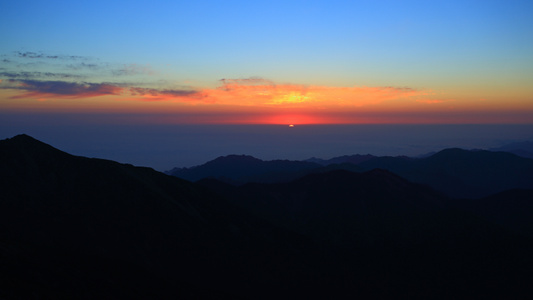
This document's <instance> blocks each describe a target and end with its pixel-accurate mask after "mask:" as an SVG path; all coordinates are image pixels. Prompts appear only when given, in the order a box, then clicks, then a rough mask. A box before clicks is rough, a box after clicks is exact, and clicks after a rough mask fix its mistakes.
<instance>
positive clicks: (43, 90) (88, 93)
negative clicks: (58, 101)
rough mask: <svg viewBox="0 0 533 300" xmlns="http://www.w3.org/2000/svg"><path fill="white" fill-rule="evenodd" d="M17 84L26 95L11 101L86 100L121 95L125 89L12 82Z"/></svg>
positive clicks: (80, 84) (53, 82) (71, 83)
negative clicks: (47, 97)
mask: <svg viewBox="0 0 533 300" xmlns="http://www.w3.org/2000/svg"><path fill="white" fill-rule="evenodd" d="M11 82H17V83H18V85H17V86H16V87H12V86H11V87H10V88H16V89H19V90H25V91H27V92H26V93H23V94H21V95H17V96H13V97H11V99H21V98H35V97H46V96H55V97H61V98H86V97H96V96H105V95H119V94H120V93H121V92H122V90H123V88H122V87H119V86H116V85H112V84H108V83H76V82H66V81H37V80H18V81H15V80H11Z"/></svg>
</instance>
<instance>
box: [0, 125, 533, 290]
mask: <svg viewBox="0 0 533 300" xmlns="http://www.w3.org/2000/svg"><path fill="white" fill-rule="evenodd" d="M449 200H450V199H448V198H447V197H446V196H443V195H442V194H441V193H439V192H435V191H434V190H432V189H431V188H428V187H427V186H421V185H419V184H413V183H411V182H409V181H407V180H405V179H403V178H401V177H398V176H397V175H394V174H392V173H390V172H388V171H384V170H374V171H371V172H367V173H362V174H359V173H352V172H346V171H332V172H325V173H319V174H310V175H307V176H304V177H302V178H300V179H298V180H294V181H290V182H286V183H278V184H259V183H254V184H247V185H243V186H239V187H237V186H233V185H229V184H226V183H223V182H220V181H216V180H213V179H210V180H202V181H200V182H198V183H196V184H193V183H190V182H187V181H184V180H181V179H178V178H175V177H172V176H167V175H164V174H162V173H158V172H155V171H154V170H151V169H148V168H137V167H133V166H131V165H124V164H119V163H116V162H112V161H106V160H101V159H89V158H83V157H76V156H72V155H69V154H67V153H64V152H61V151H59V150H57V149H54V148H53V147H51V146H48V145H46V144H43V143H41V142H39V141H36V140H35V139H33V138H31V137H28V136H24V135H22V136H17V137H15V138H12V139H8V140H3V141H0V276H1V278H0V298H7V299H20V298H24V299H26V298H54V299H57V298H104V299H132V298H141V299H146V298H149V299H150V298H152V299H176V298H197V299H198V298H202V299H203V298H211V299H213V298H216V299H224V298H228V299H235V298H237V299H238V298H245V299H258V298H262V299H272V298H280V297H282V298H310V297H315V298H316V297H320V298H350V299H352V298H357V297H363V298H369V297H372V298H392V297H394V298H399V297H410V298H417V297H419V298H426V299H427V298H432V299H435V298H439V297H440V298H442V299H449V298H457V296H462V297H474V296H476V297H489V296H494V295H497V296H506V297H509V296H510V295H511V296H517V295H524V294H525V295H527V294H528V293H529V292H531V285H530V283H531V276H530V270H531V269H532V267H533V263H532V259H531V255H530V253H531V252H532V251H533V247H532V245H531V238H529V237H527V236H525V235H520V234H515V233H514V232H513V231H512V230H508V227H506V226H503V225H500V224H498V223H497V222H493V221H492V220H491V219H489V218H485V217H484V216H480V215H478V214H476V213H475V212H469V211H468V210H467V209H466V208H465V209H457V208H456V207H458V206H453V205H450V203H452V202H450V201H449ZM511 202H512V201H511ZM452 204H453V203H452ZM523 207H525V206H523Z"/></svg>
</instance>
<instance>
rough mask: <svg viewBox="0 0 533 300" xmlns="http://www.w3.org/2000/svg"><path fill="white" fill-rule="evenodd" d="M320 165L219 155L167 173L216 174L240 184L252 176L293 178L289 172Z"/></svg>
mask: <svg viewBox="0 0 533 300" xmlns="http://www.w3.org/2000/svg"><path fill="white" fill-rule="evenodd" d="M317 167H320V165H318V164H315V163H311V162H302V161H290V160H271V161H263V160H260V159H258V158H255V157H252V156H249V155H228V156H221V157H218V158H216V159H214V160H212V161H209V162H207V163H205V164H203V165H200V166H196V167H192V168H174V169H172V170H170V171H167V172H166V173H167V174H169V175H172V176H176V177H179V178H183V179H186V180H190V181H197V180H200V179H202V178H209V177H211V178H218V179H221V180H224V181H228V182H232V183H236V184H241V183H245V182H250V181H253V180H254V178H255V177H259V176H261V177H262V178H263V180H268V179H265V178H271V177H272V178H276V177H278V180H290V179H293V176H291V174H290V173H298V172H301V171H307V170H311V169H314V168H317Z"/></svg>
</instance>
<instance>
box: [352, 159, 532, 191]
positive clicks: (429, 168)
mask: <svg viewBox="0 0 533 300" xmlns="http://www.w3.org/2000/svg"><path fill="white" fill-rule="evenodd" d="M358 166H359V167H360V168H361V169H362V170H372V169H375V168H383V169H387V170H389V171H391V172H394V173H396V174H398V175H400V176H402V177H404V178H406V179H408V180H410V181H413V182H417V183H423V184H427V185H429V186H431V187H433V188H435V189H437V190H439V191H442V192H444V193H446V194H448V195H450V196H451V197H455V198H480V197H486V196H489V195H491V194H494V193H498V192H502V191H505V190H508V189H516V188H525V189H531V188H533V180H531V178H533V160H532V159H527V158H523V157H519V156H516V155H514V154H511V153H506V152H491V151H485V150H477V151H469V150H463V149H458V148H454V149H445V150H442V151H440V152H438V153H436V154H434V155H431V156H429V157H426V158H420V159H406V158H398V157H377V158H374V159H371V160H368V161H365V162H362V163H360V164H358Z"/></svg>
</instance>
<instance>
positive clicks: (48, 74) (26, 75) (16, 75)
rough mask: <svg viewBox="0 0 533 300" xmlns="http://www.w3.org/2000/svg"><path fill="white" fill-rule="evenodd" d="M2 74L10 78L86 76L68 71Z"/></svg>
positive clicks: (0, 73) (1, 73)
mask: <svg viewBox="0 0 533 300" xmlns="http://www.w3.org/2000/svg"><path fill="white" fill-rule="evenodd" d="M0 76H3V77H7V78H10V79H35V78H43V77H48V78H50V77H52V78H63V79H66V78H78V79H80V78H83V77H85V76H82V75H76V74H68V73H53V72H24V71H21V72H0Z"/></svg>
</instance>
